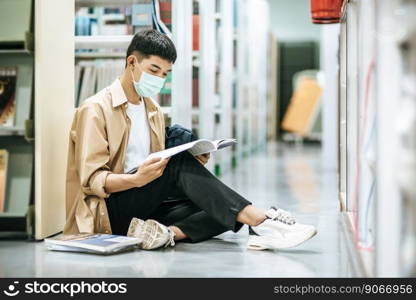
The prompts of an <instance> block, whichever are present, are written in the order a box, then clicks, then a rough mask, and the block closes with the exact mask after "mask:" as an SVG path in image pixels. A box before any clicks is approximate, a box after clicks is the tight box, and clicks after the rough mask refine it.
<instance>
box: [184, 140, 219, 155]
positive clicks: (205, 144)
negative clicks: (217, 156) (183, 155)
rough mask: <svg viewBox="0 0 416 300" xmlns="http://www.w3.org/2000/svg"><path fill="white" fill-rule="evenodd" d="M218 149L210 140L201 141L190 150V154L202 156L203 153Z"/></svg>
mask: <svg viewBox="0 0 416 300" xmlns="http://www.w3.org/2000/svg"><path fill="white" fill-rule="evenodd" d="M216 149H217V148H216V147H215V145H214V143H213V142H211V141H208V140H199V141H198V143H196V144H195V145H194V146H193V147H192V148H191V149H189V152H190V153H191V154H192V155H193V156H196V155H200V154H203V153H208V152H212V151H215V150H216Z"/></svg>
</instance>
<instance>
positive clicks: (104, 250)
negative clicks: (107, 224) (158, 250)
mask: <svg viewBox="0 0 416 300" xmlns="http://www.w3.org/2000/svg"><path fill="white" fill-rule="evenodd" d="M140 241H141V240H140V239H138V238H134V237H128V236H123V235H115V234H103V233H79V234H73V235H63V234H61V235H59V236H57V237H53V238H46V239H45V245H46V247H47V249H49V250H55V251H67V252H86V253H94V254H113V253H117V252H122V251H126V250H131V249H133V248H135V247H136V245H137V244H138V243H140Z"/></svg>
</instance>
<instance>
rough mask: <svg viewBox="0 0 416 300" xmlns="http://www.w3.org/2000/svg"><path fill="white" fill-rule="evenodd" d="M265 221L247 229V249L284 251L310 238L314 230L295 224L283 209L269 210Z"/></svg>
mask: <svg viewBox="0 0 416 300" xmlns="http://www.w3.org/2000/svg"><path fill="white" fill-rule="evenodd" d="M266 216H267V219H266V220H264V221H263V222H262V223H261V224H259V225H257V226H250V227H249V233H250V236H249V239H248V244H247V248H248V249H251V250H265V249H285V248H291V247H295V246H298V245H300V244H302V243H303V242H305V241H307V240H309V239H310V238H312V237H313V236H314V235H315V234H316V233H317V231H316V228H315V227H314V226H312V225H304V224H300V223H297V222H296V220H295V218H294V217H293V216H292V215H291V214H290V213H289V212H287V211H285V210H283V209H280V208H279V209H276V208H275V207H272V208H270V209H269V210H267V211H266Z"/></svg>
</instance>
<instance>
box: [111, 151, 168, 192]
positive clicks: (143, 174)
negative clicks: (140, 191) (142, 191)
mask: <svg viewBox="0 0 416 300" xmlns="http://www.w3.org/2000/svg"><path fill="white" fill-rule="evenodd" d="M168 162H169V158H166V159H160V157H155V158H152V159H150V160H148V161H145V162H143V164H142V165H141V166H140V168H138V169H137V171H136V173H134V174H114V173H113V174H109V175H108V176H107V180H106V182H105V190H106V192H107V193H109V194H110V193H115V192H120V191H124V190H128V189H131V188H134V187H141V186H144V185H146V184H148V183H149V182H151V181H153V180H155V179H156V178H158V177H160V176H161V175H162V174H163V171H164V170H165V168H166V165H167V163H168Z"/></svg>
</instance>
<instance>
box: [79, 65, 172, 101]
mask: <svg viewBox="0 0 416 300" xmlns="http://www.w3.org/2000/svg"><path fill="white" fill-rule="evenodd" d="M123 71H124V59H96V60H81V61H79V62H78V63H77V64H76V65H75V86H76V88H75V105H76V107H78V106H79V105H80V104H81V103H82V102H83V101H84V100H85V99H87V98H88V97H90V96H92V95H94V94H96V93H97V92H98V91H100V90H102V89H104V88H105V87H107V86H109V85H110V84H111V83H112V82H113V81H114V80H115V79H116V78H117V77H119V76H120V75H121V74H122V73H123ZM171 90H172V77H171V75H169V76H168V78H167V79H166V82H165V85H164V86H163V88H162V90H161V92H160V95H158V96H157V97H156V99H155V100H156V101H158V102H159V104H160V105H161V106H170V105H171Z"/></svg>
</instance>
